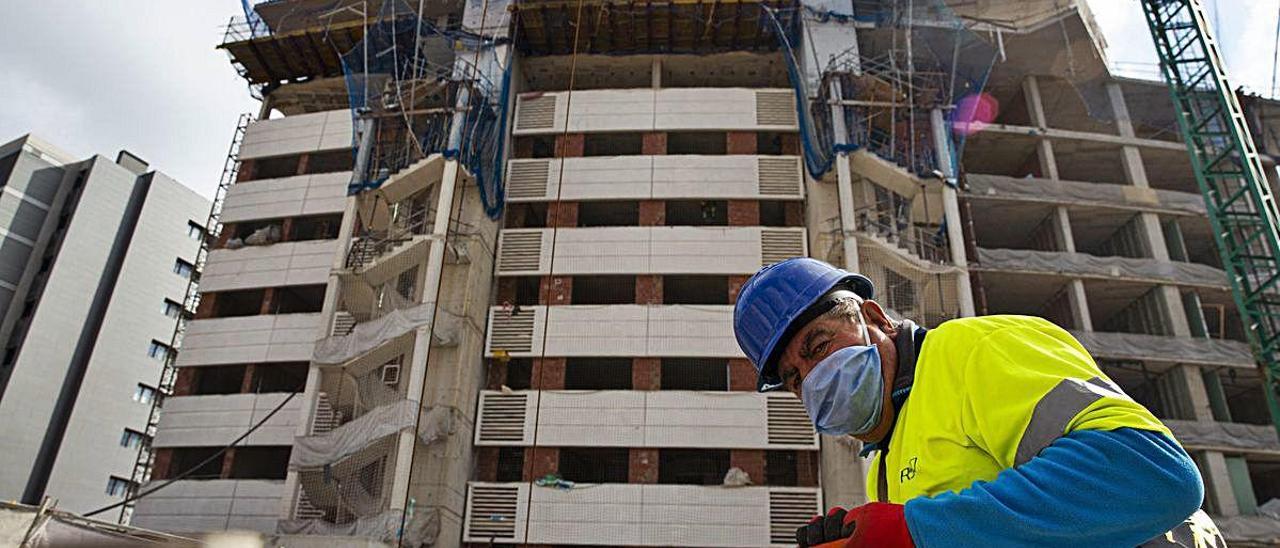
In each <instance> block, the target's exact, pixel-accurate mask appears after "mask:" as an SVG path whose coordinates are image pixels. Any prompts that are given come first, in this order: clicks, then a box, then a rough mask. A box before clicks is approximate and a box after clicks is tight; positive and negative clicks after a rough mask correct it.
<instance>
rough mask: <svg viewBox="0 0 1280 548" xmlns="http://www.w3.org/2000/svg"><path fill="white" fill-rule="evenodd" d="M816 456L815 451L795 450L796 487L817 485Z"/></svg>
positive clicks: (817, 454)
mask: <svg viewBox="0 0 1280 548" xmlns="http://www.w3.org/2000/svg"><path fill="white" fill-rule="evenodd" d="M818 456H819V453H818V452H817V451H796V486H797V487H817V486H818Z"/></svg>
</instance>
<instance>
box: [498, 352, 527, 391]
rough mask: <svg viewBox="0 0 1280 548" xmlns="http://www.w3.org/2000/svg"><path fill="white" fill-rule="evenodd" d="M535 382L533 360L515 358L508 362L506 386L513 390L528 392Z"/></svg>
mask: <svg viewBox="0 0 1280 548" xmlns="http://www.w3.org/2000/svg"><path fill="white" fill-rule="evenodd" d="M532 381H533V360H532V359H530V358H514V359H512V360H511V361H509V362H507V378H506V379H505V382H504V384H506V386H507V388H510V389H512V390H528V389H529V388H530V386H531V384H532Z"/></svg>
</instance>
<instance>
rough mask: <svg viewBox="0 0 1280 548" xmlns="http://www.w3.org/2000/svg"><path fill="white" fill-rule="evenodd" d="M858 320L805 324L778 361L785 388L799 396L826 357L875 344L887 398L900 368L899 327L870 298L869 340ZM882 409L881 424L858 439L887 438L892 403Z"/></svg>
mask: <svg viewBox="0 0 1280 548" xmlns="http://www.w3.org/2000/svg"><path fill="white" fill-rule="evenodd" d="M858 321H859V320H850V319H847V318H838V317H836V318H833V317H826V316H820V317H818V318H817V319H815V320H813V321H811V322H809V324H808V325H806V326H804V327H802V328H801V329H800V331H798V332H797V333H796V334H795V336H794V337H792V338H791V341H790V342H789V343H787V347H786V348H785V349H783V351H782V357H781V358H780V359H779V360H778V374H779V376H780V377H781V378H782V386H783V388H785V389H786V390H789V391H790V392H791V393H793V394H795V395H796V396H800V385H801V384H802V383H804V379H805V376H807V375H808V374H809V371H812V370H813V368H814V366H816V365H818V362H821V361H822V360H823V358H826V357H827V356H828V355H830V354H831V353H832V352H835V351H836V350H839V349H841V348H845V347H849V346H859V345H875V346H876V348H877V349H878V350H879V352H880V364H881V369H882V372H883V374H884V393H883V394H882V397H884V398H885V401H888V398H889V393H890V392H891V391H892V389H893V387H892V384H893V376H894V373H895V372H896V371H897V369H898V353H897V350H896V348H895V347H894V344H893V337H894V335H896V334H897V330H896V329H895V328H894V326H893V322H891V321H889V318H888V316H886V315H885V313H884V309H882V308H880V305H879V304H877V303H876V302H875V301H871V300H868V301H865V302H863V303H862V321H865V322H866V324H867V330H866V334H867V338H869V339H870V340H866V339H864V338H863V335H862V333H863V330H862V328H861V327H860V326H859V325H858ZM883 408H884V412H883V413H881V420H880V424H879V425H876V427H875V428H873V429H872V430H871V431H870V432H868V433H867V434H866V435H864V436H858V439H861V440H863V441H877V440H879V439H881V438H883V437H884V435H885V433H887V432H888V430H889V426H890V425H892V424H893V418H894V417H893V415H894V413H893V406H892V405H885V406H884V407H883Z"/></svg>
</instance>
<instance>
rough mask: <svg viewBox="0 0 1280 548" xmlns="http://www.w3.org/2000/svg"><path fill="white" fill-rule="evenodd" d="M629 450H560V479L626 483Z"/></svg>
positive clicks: (582, 481) (614, 448)
mask: <svg viewBox="0 0 1280 548" xmlns="http://www.w3.org/2000/svg"><path fill="white" fill-rule="evenodd" d="M629 454H630V449H628V448H626V447H609V448H586V447H562V448H560V463H559V464H560V468H559V472H560V477H562V478H564V479H567V480H569V481H573V482H579V483H627V465H628V463H629V462H630V459H629Z"/></svg>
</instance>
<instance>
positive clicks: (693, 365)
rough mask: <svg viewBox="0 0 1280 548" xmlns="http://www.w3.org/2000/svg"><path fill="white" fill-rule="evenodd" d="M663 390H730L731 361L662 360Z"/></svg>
mask: <svg viewBox="0 0 1280 548" xmlns="http://www.w3.org/2000/svg"><path fill="white" fill-rule="evenodd" d="M662 389H663V390H706V391H718V392H724V391H727V390H729V360H726V359H718V358H662Z"/></svg>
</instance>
